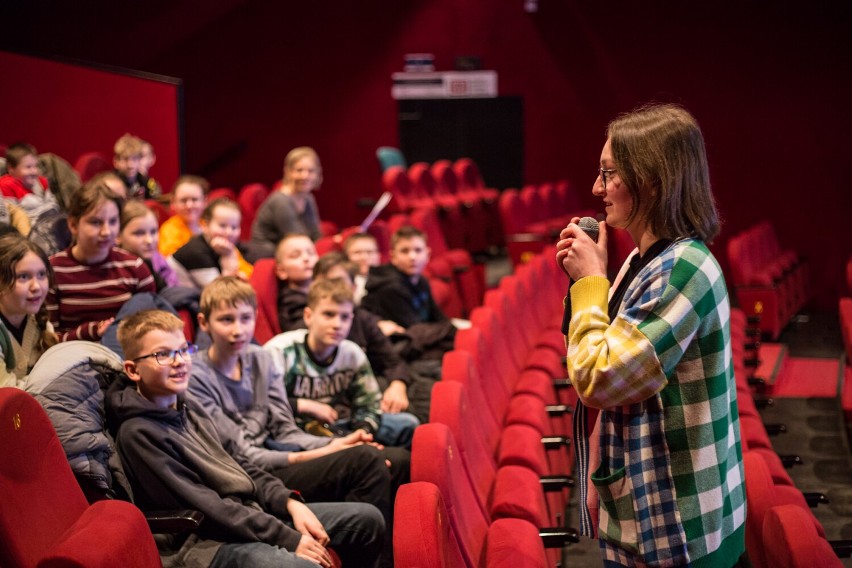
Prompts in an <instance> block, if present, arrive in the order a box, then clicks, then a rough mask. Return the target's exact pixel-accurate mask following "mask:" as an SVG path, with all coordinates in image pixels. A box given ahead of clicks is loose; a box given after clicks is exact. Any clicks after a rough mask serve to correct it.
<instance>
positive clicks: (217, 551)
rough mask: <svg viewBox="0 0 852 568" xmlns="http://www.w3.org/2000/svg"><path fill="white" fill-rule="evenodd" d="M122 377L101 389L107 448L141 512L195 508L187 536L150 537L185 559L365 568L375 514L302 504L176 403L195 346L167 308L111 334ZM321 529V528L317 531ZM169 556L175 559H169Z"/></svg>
mask: <svg viewBox="0 0 852 568" xmlns="http://www.w3.org/2000/svg"><path fill="white" fill-rule="evenodd" d="M118 339H119V341H120V342H121V346H122V349H123V350H124V354H125V357H126V360H125V362H124V369H125V372H126V374H127V377H126V378H124V379H119V380H118V381H116V382H115V383H113V385H112V386H111V387H110V389H109V391H108V393H107V413H108V416H109V422H110V424H111V427H112V428H113V430H114V434H115V438H116V447H117V449H118V453H119V456H120V457H121V460H122V462H123V464H124V467H125V470H126V473H127V476H128V479H129V480H130V484H131V486H132V488H133V493H134V499H135V502H136V504H137V505H138V506H139V508H140V509H142V510H143V511H154V510H164V509H166V510H168V509H195V510H197V511H200V512H201V513H203V514H204V516H205V518H204V522H203V523H202V524H201V526H200V528H199V529H198V531H197V533H196V534H195V535H180V536H176V537H173V538H171V539H169V540H168V541H162V542H160V543H158V544H159V545H160V546H161V553H162V554H166V555H169V556H170V560H174V559H179V561H183V562H188V563H189V564H191V565H201V566H213V567H225V566H258V565H264V566H265V565H275V566H288V567H290V566H292V567H299V568H308V567H310V566H314V567H315V566H316V565H317V564H318V565H320V566H323V567H329V566H331V565H332V564H331V555H330V553H329V550H328V548H327V547H333V548H334V550H335V552H337V553H338V555H339V556H340V557H341V559H342V560H343V561H344V563H345V564H346V565H352V566H354V565H359V566H374V565H375V564H376V561H377V559H378V555H379V552H380V549H381V545H382V540H383V537H384V520H383V519H382V516H381V513H380V512H379V511H378V509H376V508H375V507H373V506H372V505H369V504H366V503H313V504H311V505H306V504H305V503H304V501H303V500H302V498H301V496H300V495H299V494H298V492H295V491H291V490H290V489H287V488H286V487H285V486H284V484H283V483H282V482H281V481H280V480H279V479H277V478H275V477H273V476H272V475H270V474H268V473H266V472H264V471H262V470H261V469H260V468H258V467H256V466H253V465H252V464H251V463H243V464H242V465H240V464H238V463H237V461H236V460H234V458H232V457H231V455H230V454H229V453H228V452H227V451H226V449H225V447H223V445H222V442H221V441H220V438H219V436H218V434H217V432H216V429H215V427H214V426H213V423H212V422H211V421H210V418H209V417H208V416H207V414H206V413H205V412H204V410H203V408H201V406H200V405H197V404H196V403H194V402H193V401H192V400H191V399H185V398H184V393H185V392H186V389H187V386H188V383H189V380H190V374H191V369H192V354H193V353H195V352H196V347H195V346H194V345H188V344H187V342H186V339H185V338H184V335H183V322H182V321H181V320H180V318H178V317H176V316H175V315H174V314H170V313H168V312H163V311H157V310H149V311H143V312H138V313H136V314H133V315H132V316H130V317H128V318H127V319H125V320H124V321H122V323H121V325H120V326H119V330H118ZM326 531H327V532H326ZM175 555H178V556H175Z"/></svg>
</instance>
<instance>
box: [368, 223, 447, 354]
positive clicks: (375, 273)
mask: <svg viewBox="0 0 852 568" xmlns="http://www.w3.org/2000/svg"><path fill="white" fill-rule="evenodd" d="M429 253H430V250H429V246H428V245H427V244H426V234H425V233H423V231H421V230H419V229H417V228H416V227H412V226H405V227H401V228H400V229H399V230H398V231H396V232H395V233H394V234H393V236H392V237H391V258H390V260H391V261H390V264H384V265H382V266H374V267H372V268H370V276H369V278H368V280H367V295H366V296H364V300H363V301H362V302H361V306H362V307H364V308H365V309H367V310H369V311H371V312H373V313H374V314H376V315H377V316H379V317H380V318H382V319H388V320H391V321H393V322H395V323H397V324H398V325H399V326H401V327H402V328H403V329H402V332H404V334H405V335H404V336H402V335H399V334H397V335H394V336H392V339H398V340H401V341H405V342H407V343H409V345H407V346H405V347H403V348H402V349H401V352H402V355H403V357H404V358H405V359H406V360H407V361H413V360H422V359H429V360H435V361H440V360H441V359H442V358H443V355H444V352H445V351H447V350H449V349H452V348H453V339H454V338H455V327H453V324H452V323H451V322H450V320H449V319H448V318H447V316H445V315H444V313H443V312H441V309H440V308H439V307H438V305H437V304H436V303H435V300H434V299H433V297H432V289H431V288H430V286H429V281H428V279H427V278H426V277H425V276H423V269H424V268H426V264H427V263H428V262H429Z"/></svg>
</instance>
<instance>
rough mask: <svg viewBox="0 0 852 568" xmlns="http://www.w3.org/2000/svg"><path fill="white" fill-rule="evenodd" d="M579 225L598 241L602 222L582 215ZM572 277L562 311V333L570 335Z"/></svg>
mask: <svg viewBox="0 0 852 568" xmlns="http://www.w3.org/2000/svg"><path fill="white" fill-rule="evenodd" d="M577 226H578V227H580V229H581V230H582V231H583V232H584V233H586V234H587V235H589V238H590V239H592V240H593V241H595V242H598V235H599V234H600V223H598V221H597V220H596V219H595V218H594V217H582V218H581V219H580V220H579V221H577ZM572 284H573V282H571V279H570V278H569V279H568V291H567V292H565V298H566V301H565V311H564V312H562V335H568V325H569V324H570V323H571V285H572Z"/></svg>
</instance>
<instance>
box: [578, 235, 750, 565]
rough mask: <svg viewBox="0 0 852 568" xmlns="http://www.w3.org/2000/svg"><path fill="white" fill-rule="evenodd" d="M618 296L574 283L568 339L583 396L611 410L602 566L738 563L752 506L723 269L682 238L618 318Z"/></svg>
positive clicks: (600, 475) (604, 456)
mask: <svg viewBox="0 0 852 568" xmlns="http://www.w3.org/2000/svg"><path fill="white" fill-rule="evenodd" d="M628 263H629V259H628V261H627V262H626V263H625V268H623V269H622V274H623V273H624V271H625V270H626V267H627V266H628ZM608 291H609V282H608V281H607V280H606V279H605V278H603V277H596V276H593V277H587V278H583V279H581V280H579V281H578V282H576V283H575V284H574V286H573V287H572V288H571V305H572V308H573V316H572V318H571V324H570V327H569V334H568V338H567V339H568V372H569V375H570V377H571V380H572V382H573V384H574V386H575V388H576V390H577V394H578V396H579V397H580V400H581V401H582V402H583V403H584V404H586V405H588V406H591V407H594V408H599V409H601V413H600V421H601V428H600V445H601V452H600V453H601V465H600V467H599V469H598V470H596V471H594V472H592V475H591V479H592V482H593V483H594V484H595V487H596V488H597V490H598V493H599V496H600V506H601V509H600V520H599V523H598V531H599V534H600V537H601V548H602V552H603V556H604V563H605V565H607V566H614V565H623V566H695V567H699V566H700V567H705V566H713V567H717V566H733V565H734V564H735V563H736V562H737V560H738V559H739V557H740V556H741V555H742V553H743V552H744V550H745V542H744V525H745V508H746V504H745V489H744V481H743V466H742V449H741V446H740V434H739V418H738V410H737V400H736V385H735V383H734V371H733V362H732V355H731V346H730V325H729V315H730V305H729V303H728V296H727V289H726V286H725V281H724V278H723V276H722V273H721V270H720V268H719V265H718V264H717V262H716V260H715V259H714V258H713V256H712V255H711V254H710V251H709V250H708V249H707V247H706V246H705V245H704V243H702V242H701V241H698V240H695V239H682V240H679V241H676V242H674V243H672V244H671V245H669V246H668V247H667V248H666V250H665V251H663V252H662V253H661V254H660V255H659V256H658V257H657V258H655V259H654V260H652V261H651V262H650V263H649V264H648V265H647V266H645V267H644V268H643V269H642V270H640V271H639V273H638V274H637V275H636V278H635V279H634V281H633V282H632V283H631V284H630V285H629V287H628V289H627V291H626V293H625V295H624V299H623V301H622V304H621V309H620V310H619V315H618V317H616V318H615V319H614V320H613V321H611V322H610V319H609V316H608V315H607V294H608ZM588 474H589V472H588V471H580V472H579V474H578V475H582V476H587V475H588ZM583 506H585V504H583Z"/></svg>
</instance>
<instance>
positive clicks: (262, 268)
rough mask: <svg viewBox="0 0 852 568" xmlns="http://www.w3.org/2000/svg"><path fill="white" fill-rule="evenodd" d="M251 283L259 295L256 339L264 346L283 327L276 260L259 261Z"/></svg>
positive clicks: (265, 259)
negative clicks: (279, 306)
mask: <svg viewBox="0 0 852 568" xmlns="http://www.w3.org/2000/svg"><path fill="white" fill-rule="evenodd" d="M249 283H250V284H251V286H252V288H254V291H255V293H256V294H257V323H256V324H255V328H254V338H255V339H256V340H257V342H258V343H260V344H261V345H263V344H264V343H266V342H267V341H269V340H270V339H272V338H273V337H275V336H276V335H278V334H279V333H281V325H280V324H279V322H278V276H276V275H275V259H274V258H261V259H258V261H257V262H255V263H254V271H253V272H252V274H251V278H249Z"/></svg>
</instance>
